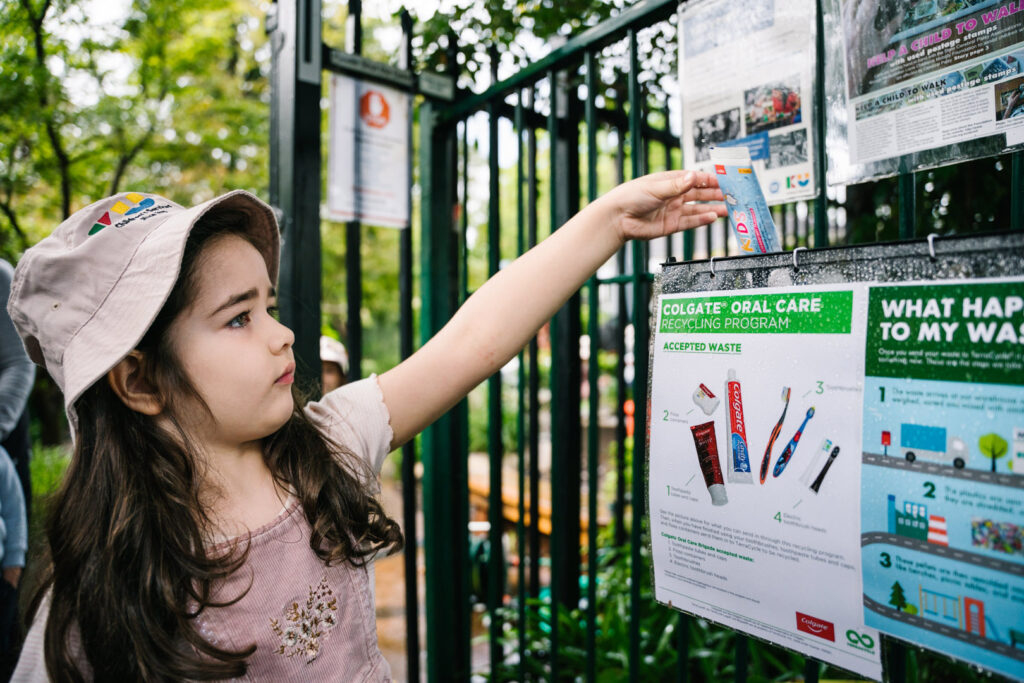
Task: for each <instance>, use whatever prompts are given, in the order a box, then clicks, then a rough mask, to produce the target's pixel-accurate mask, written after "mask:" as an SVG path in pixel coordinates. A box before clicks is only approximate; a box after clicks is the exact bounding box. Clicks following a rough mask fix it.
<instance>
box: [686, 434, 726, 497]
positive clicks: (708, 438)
mask: <svg viewBox="0 0 1024 683" xmlns="http://www.w3.org/2000/svg"><path fill="white" fill-rule="evenodd" d="M690 433H691V434H693V443H694V445H695V446H697V461H698V462H699V463H700V471H701V474H703V475H704V484H705V485H707V487H708V493H709V494H711V504H712V505H725V504H726V503H728V502H729V498H728V496H726V495H725V482H724V481H722V467H721V465H719V464H718V441H717V440H715V423H714V422H713V421H712V422H705V423H704V424H699V425H694V426H692V427H690Z"/></svg>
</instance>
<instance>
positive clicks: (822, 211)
mask: <svg viewBox="0 0 1024 683" xmlns="http://www.w3.org/2000/svg"><path fill="white" fill-rule="evenodd" d="M821 3H822V0H817V4H816V11H815V13H814V14H815V21H814V27H815V29H814V30H815V55H816V59H815V60H814V132H815V138H816V139H815V160H814V174H815V175H816V176H817V184H818V196H817V197H815V198H814V248H815V249H821V248H822V247H827V246H828V195H827V194H826V189H825V188H826V187H827V185H828V184H827V183H826V182H825V177H826V173H827V157H826V155H825V115H826V114H825V19H824V16H823V14H822V6H821ZM798 241H799V238H797V240H794V242H793V247H794V248H796V246H797V243H798ZM807 246H810V245H807Z"/></svg>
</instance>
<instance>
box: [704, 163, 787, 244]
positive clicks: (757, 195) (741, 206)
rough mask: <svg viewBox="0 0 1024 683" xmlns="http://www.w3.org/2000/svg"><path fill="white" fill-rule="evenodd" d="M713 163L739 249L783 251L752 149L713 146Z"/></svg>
mask: <svg viewBox="0 0 1024 683" xmlns="http://www.w3.org/2000/svg"><path fill="white" fill-rule="evenodd" d="M711 163H713V164H714V166H715V177H716V178H717V179H718V186H719V187H721V188H722V194H724V195H725V205H726V207H728V209H729V224H730V225H732V231H733V233H735V235H736V241H737V242H738V243H739V247H740V251H741V252H743V253H745V254H769V253H771V252H773V251H782V246H781V245H780V244H779V236H778V233H777V232H776V231H775V221H773V220H772V214H771V212H770V211H769V210H768V202H766V201H765V199H764V193H763V192H761V185H760V183H758V182H757V174H756V173H754V167H753V165H751V163H750V150H748V149H747V148H746V147H744V146H742V145H737V146H735V147H712V148H711Z"/></svg>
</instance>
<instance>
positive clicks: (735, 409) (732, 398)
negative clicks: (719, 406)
mask: <svg viewBox="0 0 1024 683" xmlns="http://www.w3.org/2000/svg"><path fill="white" fill-rule="evenodd" d="M729 404H730V406H731V407H732V419H733V426H734V427H735V428H736V431H737V432H739V433H740V434H743V435H744V436H746V430H745V429H744V427H743V401H742V399H741V398H740V386H739V384H732V385H730V386H729Z"/></svg>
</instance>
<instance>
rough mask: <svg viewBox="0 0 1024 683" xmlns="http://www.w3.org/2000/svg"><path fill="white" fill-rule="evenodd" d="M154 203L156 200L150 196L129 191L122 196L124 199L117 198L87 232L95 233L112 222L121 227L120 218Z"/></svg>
mask: <svg viewBox="0 0 1024 683" xmlns="http://www.w3.org/2000/svg"><path fill="white" fill-rule="evenodd" d="M125 201H128V202H131V203H132V204H133V205H134V206H129V205H128V204H125V203H124V202H125ZM155 203H156V200H154V199H153V198H151V197H143V196H142V195H141V194H139V193H138V192H129V193H128V194H126V195H125V196H124V201H122V200H118V201H117V203H116V204H114V205H113V206H112V207H110V209H109V210H108V211H107V212H106V213H104V214H103V215H102V216H100V218H99V220H97V221H96V223H95V224H94V225H93V226H92V228H91V229H90V230H89V234H90V235H95V234H96V233H98V232H99V231H100V230H102V229H103V228H106V227H107V226H109V225H112V224H116V227H122V223H120V221H121V219H122V218H127V217H128V216H134V215H135V214H137V213H139V212H141V211H143V210H144V209H148V208H149V207H151V206H153V204H155Z"/></svg>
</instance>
